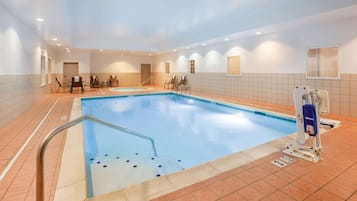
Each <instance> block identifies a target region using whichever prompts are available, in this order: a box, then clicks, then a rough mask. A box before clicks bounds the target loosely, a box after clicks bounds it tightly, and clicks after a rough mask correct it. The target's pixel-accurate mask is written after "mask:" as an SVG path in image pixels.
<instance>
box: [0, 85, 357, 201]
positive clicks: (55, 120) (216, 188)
mask: <svg viewBox="0 0 357 201" xmlns="http://www.w3.org/2000/svg"><path fill="white" fill-rule="evenodd" d="M160 90H161V89H157V90H156V91H160ZM113 94H118V93H116V92H111V91H109V90H107V89H96V90H91V91H86V92H85V93H83V94H81V93H74V94H67V93H60V94H51V95H48V97H46V98H44V99H42V100H41V101H39V102H37V103H36V104H34V105H33V106H32V107H31V108H30V109H29V110H27V111H26V112H24V113H23V114H22V115H21V116H20V117H18V118H17V119H15V120H14V121H12V122H10V123H9V124H8V125H6V126H3V127H2V128H0V171H1V172H3V171H4V170H5V167H6V166H7V165H8V164H9V163H10V161H11V159H12V158H13V157H14V156H15V154H16V152H17V151H18V150H19V149H20V147H21V146H22V145H23V144H24V142H25V141H26V139H27V138H28V137H29V136H30V135H31V133H32V132H33V130H34V129H35V128H36V126H37V125H38V124H39V122H40V121H41V120H42V119H43V117H44V116H45V114H46V113H47V112H48V110H49V109H50V108H51V107H52V106H53V105H54V103H56V101H57V103H56V104H55V106H54V107H53V110H52V111H51V112H50V113H49V115H48V117H47V118H46V119H45V120H44V123H43V124H42V126H41V127H40V129H39V130H38V132H36V133H35V135H34V136H33V138H32V139H31V141H30V142H29V144H28V145H27V146H26V147H25V149H24V151H23V152H22V153H21V154H20V155H19V157H18V158H17V160H15V161H14V163H13V165H12V167H11V168H10V169H9V171H8V172H7V174H6V175H5V177H4V178H3V180H2V181H1V183H0V200H12V201H17V200H19V201H25V200H28V201H30V200H35V198H34V180H35V154H36V151H37V147H38V145H39V143H40V141H41V140H42V139H43V138H44V136H45V135H46V134H47V133H48V132H49V131H50V130H51V129H53V128H54V127H56V126H58V125H61V124H63V123H65V122H67V121H68V120H69V119H70V115H71V110H72V102H73V99H74V98H76V97H82V96H102V95H113ZM193 94H194V95H197V96H201V97H206V98H211V99H215V100H219V101H225V102H229V103H237V104H242V105H247V106H252V107H256V108H261V109H265V110H270V111H275V112H279V113H285V114H293V109H292V107H289V106H281V105H274V104H266V103H259V102H255V101H246V100H237V99H231V98H227V97H220V96H213V95H210V94H203V93H193ZM332 104H333V103H332ZM328 117H330V118H334V119H338V120H341V126H340V127H339V128H336V129H333V130H331V131H329V132H327V133H325V134H323V135H322V143H323V152H322V156H323V161H321V162H319V163H317V164H313V163H310V162H306V161H303V160H299V159H296V161H295V162H294V163H293V164H291V165H288V166H287V167H284V168H278V167H275V166H273V165H272V164H271V163H270V161H271V160H272V159H276V158H278V157H280V156H282V155H283V154H282V153H281V152H280V151H277V150H278V149H277V148H278V147H279V146H282V145H283V143H282V142H279V141H278V142H275V143H270V145H271V146H269V147H270V148H268V147H265V148H264V147H263V149H259V150H258V151H252V152H249V151H246V152H243V153H237V154H236V155H241V157H245V160H244V159H242V160H239V159H237V158H234V156H233V155H232V156H229V157H226V158H222V159H220V160H221V162H222V163H219V162H216V163H215V164H214V163H213V162H212V163H210V164H206V166H209V167H208V169H207V168H206V169H204V168H200V167H199V168H195V171H196V175H201V176H202V177H200V178H199V179H197V181H198V180H200V182H196V180H195V178H192V177H193V176H192V175H186V176H185V175H183V176H181V177H180V176H177V177H175V176H172V177H171V178H168V177H162V178H160V179H159V180H156V181H155V183H152V184H151V185H154V186H155V189H156V190H155V192H150V195H147V196H146V197H145V196H143V195H141V194H143V192H144V190H147V189H140V188H135V187H132V188H131V189H128V190H126V193H125V194H124V196H122V197H118V196H116V195H115V193H113V194H112V195H108V196H109V197H107V199H106V200H113V201H114V200H128V201H130V200H146V199H149V198H152V200H175V201H176V200H194V201H199V200H205V201H209V200H225V201H228V200H357V192H356V191H357V146H356V145H357V119H353V118H348V117H340V116H333V115H330V116H328ZM64 144H65V136H64V135H60V136H57V137H56V138H55V140H53V141H52V142H51V144H50V146H49V148H48V150H47V156H46V166H47V167H46V183H45V184H46V185H45V186H46V200H53V199H54V192H55V189H56V185H57V180H58V174H59V172H60V170H59V169H60V165H61V158H62V154H63V147H64ZM271 147H276V149H272V148H271ZM267 151H268V152H267ZM270 152H274V153H271V154H268V155H266V154H267V153H270ZM232 157H233V158H232ZM256 157H258V158H259V157H262V158H260V159H257V160H255V158H256ZM242 161H244V162H242ZM245 162H246V163H245ZM244 163H245V164H244ZM221 164H225V165H221ZM62 165H63V164H62ZM239 165H241V166H239ZM234 166H239V167H237V168H234ZM66 168H68V169H76V168H77V169H78V167H71V166H70V163H69V166H66ZM232 168H233V169H232ZM207 171H208V172H207ZM212 173H213V174H212ZM179 174H181V175H182V174H185V173H178V175H179ZM212 175H216V176H212ZM77 176H78V175H77ZM184 177H188V178H189V181H191V183H193V184H191V185H189V186H184V184H183V183H180V182H179V180H181V178H184ZM170 187H171V189H170ZM172 190H175V191H173V192H171V193H169V194H167V192H169V191H172ZM74 191H75V189H74ZM128 195H130V196H128ZM110 196H111V197H110Z"/></svg>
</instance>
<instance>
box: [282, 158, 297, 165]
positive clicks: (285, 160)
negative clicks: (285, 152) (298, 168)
mask: <svg viewBox="0 0 357 201" xmlns="http://www.w3.org/2000/svg"><path fill="white" fill-rule="evenodd" d="M279 159H280V160H281V161H283V162H285V163H290V164H291V163H293V162H295V160H294V159H292V158H290V157H288V156H282V157H280V158H279Z"/></svg>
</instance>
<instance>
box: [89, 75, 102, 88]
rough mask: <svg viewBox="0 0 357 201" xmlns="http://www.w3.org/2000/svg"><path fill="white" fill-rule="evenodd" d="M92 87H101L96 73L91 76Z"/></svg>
mask: <svg viewBox="0 0 357 201" xmlns="http://www.w3.org/2000/svg"><path fill="white" fill-rule="evenodd" d="M90 87H91V88H94V87H100V83H99V79H98V76H96V75H92V76H90Z"/></svg>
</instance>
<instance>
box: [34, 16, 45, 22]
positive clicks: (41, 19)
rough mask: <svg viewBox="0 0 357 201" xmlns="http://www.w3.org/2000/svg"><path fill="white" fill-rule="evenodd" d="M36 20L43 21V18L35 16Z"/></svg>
mask: <svg viewBox="0 0 357 201" xmlns="http://www.w3.org/2000/svg"><path fill="white" fill-rule="evenodd" d="M36 21H37V22H44V21H45V19H43V18H40V17H37V18H36Z"/></svg>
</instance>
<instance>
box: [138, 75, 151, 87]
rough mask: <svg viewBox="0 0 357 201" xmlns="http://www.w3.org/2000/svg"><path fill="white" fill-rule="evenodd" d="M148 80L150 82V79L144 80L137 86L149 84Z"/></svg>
mask: <svg viewBox="0 0 357 201" xmlns="http://www.w3.org/2000/svg"><path fill="white" fill-rule="evenodd" d="M150 80H151V77H149V78H148V79H146V80H144V81H142V82H140V84H139V86H142V85H143V84H145V83H147V82H149V81H150Z"/></svg>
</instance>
